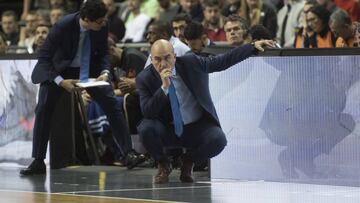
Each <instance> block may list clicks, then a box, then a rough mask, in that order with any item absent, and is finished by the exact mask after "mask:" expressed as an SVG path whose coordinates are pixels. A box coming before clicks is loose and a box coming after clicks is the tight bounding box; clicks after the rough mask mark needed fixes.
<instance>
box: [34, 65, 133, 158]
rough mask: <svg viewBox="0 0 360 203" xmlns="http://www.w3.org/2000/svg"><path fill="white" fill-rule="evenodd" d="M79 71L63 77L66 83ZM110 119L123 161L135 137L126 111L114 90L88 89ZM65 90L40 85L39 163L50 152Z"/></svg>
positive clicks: (36, 145) (36, 148)
mask: <svg viewBox="0 0 360 203" xmlns="http://www.w3.org/2000/svg"><path fill="white" fill-rule="evenodd" d="M78 70H79V69H77V70H76V69H75V70H71V71H68V72H67V73H66V74H62V76H63V77H64V78H65V79H69V78H78V74H79V72H78ZM86 90H87V91H88V93H89V94H90V95H91V97H92V99H94V100H95V101H96V102H97V103H98V104H99V105H100V107H101V108H102V109H103V111H104V112H105V115H106V116H107V117H108V120H109V123H110V127H111V130H112V134H113V138H114V141H115V143H116V145H117V146H118V147H119V149H120V153H121V154H119V155H117V156H118V157H117V158H120V157H122V156H124V155H126V153H128V152H129V151H130V150H131V137H130V133H129V129H128V127H127V124H126V121H125V118H124V115H123V113H122V107H121V106H120V105H119V104H118V102H116V99H115V94H114V90H113V89H112V87H111V86H102V87H92V88H87V89H86ZM65 91H66V90H65V89H64V88H62V87H60V86H58V85H57V84H56V83H55V82H49V81H47V82H43V83H41V84H40V90H39V99H38V103H37V106H36V109H35V115H36V116H35V124H34V131H33V150H32V156H33V157H34V158H36V159H44V158H45V157H46V148H47V145H48V141H49V137H50V128H51V126H50V125H51V120H52V115H53V112H54V109H55V107H56V103H57V102H58V100H59V98H60V97H61V96H62V94H63V93H65Z"/></svg>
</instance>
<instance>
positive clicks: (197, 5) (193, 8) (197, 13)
mask: <svg viewBox="0 0 360 203" xmlns="http://www.w3.org/2000/svg"><path fill="white" fill-rule="evenodd" d="M179 3H180V12H182V13H187V14H188V15H189V16H190V17H191V20H195V21H198V22H202V21H203V19H204V15H203V9H202V6H201V2H200V0H179Z"/></svg>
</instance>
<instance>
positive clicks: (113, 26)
mask: <svg viewBox="0 0 360 203" xmlns="http://www.w3.org/2000/svg"><path fill="white" fill-rule="evenodd" d="M103 2H104V4H105V6H106V9H107V18H108V23H109V34H113V35H115V37H116V38H117V39H122V38H123V37H124V35H125V25H124V22H123V21H122V20H121V19H120V18H119V17H118V16H117V13H118V10H119V8H118V7H117V6H116V5H115V3H114V0H103Z"/></svg>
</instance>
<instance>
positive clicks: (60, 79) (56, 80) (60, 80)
mask: <svg viewBox="0 0 360 203" xmlns="http://www.w3.org/2000/svg"><path fill="white" fill-rule="evenodd" d="M63 80H64V78H63V77H61V76H60V75H59V76H57V77H56V78H55V79H54V82H55V83H56V84H57V85H58V86H60V83H61V82H62V81H63Z"/></svg>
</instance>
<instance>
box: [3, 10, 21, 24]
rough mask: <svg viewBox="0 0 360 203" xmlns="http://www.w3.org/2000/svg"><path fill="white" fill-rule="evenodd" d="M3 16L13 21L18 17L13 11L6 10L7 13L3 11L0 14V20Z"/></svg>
mask: <svg viewBox="0 0 360 203" xmlns="http://www.w3.org/2000/svg"><path fill="white" fill-rule="evenodd" d="M4 16H7V17H10V16H12V17H14V19H15V21H17V20H18V16H17V15H16V13H15V11H13V10H7V11H4V12H3V13H2V14H1V18H2V17H4Z"/></svg>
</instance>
